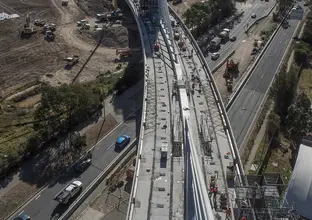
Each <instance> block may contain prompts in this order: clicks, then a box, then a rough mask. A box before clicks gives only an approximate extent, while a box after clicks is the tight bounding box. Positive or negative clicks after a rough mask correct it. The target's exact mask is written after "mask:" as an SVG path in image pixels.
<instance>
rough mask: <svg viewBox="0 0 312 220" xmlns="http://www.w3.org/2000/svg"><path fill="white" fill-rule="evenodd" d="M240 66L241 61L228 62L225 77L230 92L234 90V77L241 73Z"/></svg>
mask: <svg viewBox="0 0 312 220" xmlns="http://www.w3.org/2000/svg"><path fill="white" fill-rule="evenodd" d="M238 66H239V63H235V62H234V61H233V60H230V61H227V62H226V67H225V71H224V74H223V78H225V83H226V87H227V90H228V92H230V93H232V92H233V77H234V76H236V75H237V74H238V73H239V69H238Z"/></svg>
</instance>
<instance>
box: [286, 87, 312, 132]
mask: <svg viewBox="0 0 312 220" xmlns="http://www.w3.org/2000/svg"><path fill="white" fill-rule="evenodd" d="M311 113H312V111H311V102H310V99H309V98H308V96H307V95H306V94H305V93H304V92H301V93H299V95H298V97H297V98H296V100H295V102H294V103H293V104H292V105H290V106H289V108H288V116H287V125H288V132H289V134H290V135H291V136H293V137H298V136H302V135H304V134H306V133H307V132H308V131H310V130H311V119H310V118H311Z"/></svg>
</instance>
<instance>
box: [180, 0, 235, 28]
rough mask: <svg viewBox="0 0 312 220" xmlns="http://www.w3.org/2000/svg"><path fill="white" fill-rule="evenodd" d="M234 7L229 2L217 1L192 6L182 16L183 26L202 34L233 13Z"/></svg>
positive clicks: (227, 0) (226, 0)
mask: <svg viewBox="0 0 312 220" xmlns="http://www.w3.org/2000/svg"><path fill="white" fill-rule="evenodd" d="M235 10H236V9H235V5H234V4H233V2H232V1H230V0H218V1H212V2H203V3H195V4H193V5H192V6H191V7H190V8H189V9H188V10H187V11H186V12H185V13H184V14H183V17H184V18H185V24H186V25H187V26H188V27H189V28H196V29H197V31H199V32H204V31H206V30H207V28H210V27H213V26H215V25H216V24H217V23H218V22H220V21H221V20H224V19H225V18H227V17H229V16H231V15H232V14H233V13H234V12H235Z"/></svg>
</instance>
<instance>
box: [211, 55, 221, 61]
mask: <svg viewBox="0 0 312 220" xmlns="http://www.w3.org/2000/svg"><path fill="white" fill-rule="evenodd" d="M219 57H220V54H219V53H212V54H211V59H212V60H217V59H218V58H219Z"/></svg>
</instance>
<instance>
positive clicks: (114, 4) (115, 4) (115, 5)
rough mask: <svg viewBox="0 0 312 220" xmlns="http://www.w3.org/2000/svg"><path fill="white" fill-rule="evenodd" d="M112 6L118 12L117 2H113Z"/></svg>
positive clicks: (115, 0)
mask: <svg viewBox="0 0 312 220" xmlns="http://www.w3.org/2000/svg"><path fill="white" fill-rule="evenodd" d="M112 4H113V6H114V11H117V9H118V5H117V0H112Z"/></svg>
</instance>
